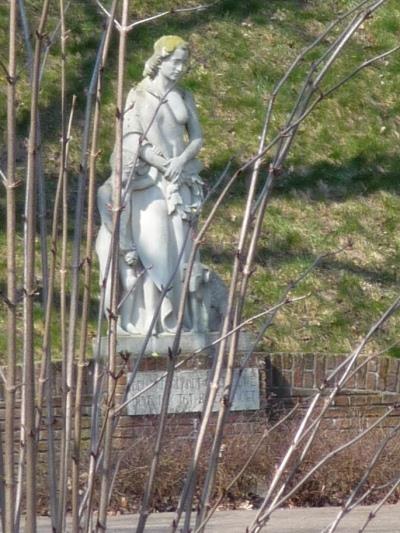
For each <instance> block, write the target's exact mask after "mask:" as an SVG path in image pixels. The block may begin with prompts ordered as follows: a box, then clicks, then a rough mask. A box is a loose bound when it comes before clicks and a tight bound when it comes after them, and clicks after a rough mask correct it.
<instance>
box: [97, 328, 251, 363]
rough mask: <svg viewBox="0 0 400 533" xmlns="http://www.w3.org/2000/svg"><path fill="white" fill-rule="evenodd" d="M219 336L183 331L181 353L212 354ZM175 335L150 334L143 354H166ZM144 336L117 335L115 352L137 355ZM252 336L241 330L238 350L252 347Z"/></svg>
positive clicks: (102, 350)
mask: <svg viewBox="0 0 400 533" xmlns="http://www.w3.org/2000/svg"><path fill="white" fill-rule="evenodd" d="M218 337H219V333H217V332H209V333H194V332H191V331H190V332H184V333H182V335H181V341H180V349H181V353H184V354H190V353H192V352H195V351H199V352H203V353H208V354H210V355H212V354H213V353H215V351H216V350H217V349H218V344H214V345H212V346H211V344H212V343H213V342H215V341H216V340H217V339H218ZM174 338H175V335H174V334H173V333H161V334H159V335H152V336H151V337H150V340H149V342H148V344H147V346H146V349H145V352H144V354H145V355H167V354H168V348H171V347H172V344H173V342H174ZM144 340H145V337H144V336H143V335H119V336H118V339H117V352H128V353H130V354H132V355H133V356H137V355H139V354H140V353H141V351H142V349H143V343H144ZM253 341H254V336H253V335H251V334H250V333H248V332H247V331H242V332H241V333H240V335H239V344H238V351H239V352H246V351H247V350H249V349H250V348H251V347H252V343H253ZM107 344H108V340H107V337H102V338H101V340H100V356H102V357H106V356H107Z"/></svg>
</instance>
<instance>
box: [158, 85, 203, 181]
mask: <svg viewBox="0 0 400 533" xmlns="http://www.w3.org/2000/svg"><path fill="white" fill-rule="evenodd" d="M183 98H184V100H185V103H186V106H187V110H188V115H189V117H188V121H187V124H186V129H187V132H188V137H189V142H188V144H187V146H186V148H185V150H184V151H183V152H182V153H181V154H180V155H179V156H177V157H173V158H172V159H170V160H169V162H168V167H167V170H166V172H165V177H166V178H167V179H170V180H177V179H179V177H180V175H181V173H182V171H183V170H184V168H185V165H186V164H187V163H189V161H192V160H193V159H195V157H196V156H197V154H198V153H199V152H200V149H201V147H202V145H203V134H202V131H201V127H200V122H199V117H198V115H197V110H196V105H195V103H194V100H193V97H192V95H191V94H190V93H189V92H187V91H185V93H184V96H183Z"/></svg>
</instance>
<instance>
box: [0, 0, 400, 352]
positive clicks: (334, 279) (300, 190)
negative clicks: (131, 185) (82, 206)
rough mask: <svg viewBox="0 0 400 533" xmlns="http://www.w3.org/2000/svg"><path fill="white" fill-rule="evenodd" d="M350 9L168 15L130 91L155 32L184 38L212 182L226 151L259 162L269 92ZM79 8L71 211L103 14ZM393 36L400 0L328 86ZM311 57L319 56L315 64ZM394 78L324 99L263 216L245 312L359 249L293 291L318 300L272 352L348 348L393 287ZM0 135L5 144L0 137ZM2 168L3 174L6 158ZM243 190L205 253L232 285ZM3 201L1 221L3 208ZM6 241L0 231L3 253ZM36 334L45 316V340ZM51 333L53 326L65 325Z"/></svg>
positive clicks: (267, 7) (49, 154) (394, 69)
mask: <svg viewBox="0 0 400 533" xmlns="http://www.w3.org/2000/svg"><path fill="white" fill-rule="evenodd" d="M40 3H41V2H39V1H35V2H30V3H29V4H30V8H29V9H30V12H29V15H30V17H31V19H33V18H34V17H36V16H37V15H38V10H37V6H39V5H40ZM192 3H193V4H194V2H192ZM353 3H354V2H350V1H349V0H324V1H323V2H322V1H320V0H314V1H310V0H309V1H307V2H306V1H294V0H291V1H289V0H286V1H285V0H280V1H271V2H265V1H263V0H248V1H247V2H246V3H245V2H237V1H235V0H227V1H224V2H222V3H221V4H220V6H219V7H216V8H214V9H212V10H209V11H208V12H205V13H202V14H200V15H199V14H196V15H185V16H174V17H166V18H164V19H161V20H160V21H159V22H157V23H152V24H150V25H147V26H146V27H141V28H139V29H138V30H137V31H135V32H133V33H131V34H130V46H129V60H128V64H127V71H126V72H127V78H128V79H127V84H126V85H127V90H128V87H129V86H130V85H131V84H133V83H135V82H137V81H138V80H139V79H140V77H141V70H142V65H143V63H144V60H145V59H146V58H147V57H148V56H149V55H150V53H151V46H152V43H153V42H154V40H155V39H156V38H157V37H158V36H160V35H162V34H165V33H178V34H180V35H182V36H183V37H186V38H188V39H190V41H191V43H192V45H193V61H192V68H191V71H190V72H189V74H188V75H187V77H186V79H185V84H186V85H187V86H188V87H189V88H191V89H192V90H193V92H194V93H195V97H196V101H197V104H198V108H199V113H200V116H201V121H202V124H203V129H204V134H205V148H204V150H203V153H202V159H203V161H204V163H205V166H206V169H205V172H204V177H205V179H206V180H208V181H209V182H211V183H212V181H213V180H214V179H215V177H216V176H217V175H218V173H219V172H220V171H221V169H222V168H223V167H224V165H225V164H226V161H227V160H228V159H229V157H231V156H232V154H234V155H235V158H236V163H237V164H238V163H239V162H240V161H243V160H244V159H245V158H246V157H248V156H249V155H251V154H252V153H254V151H255V150H256V147H257V142H258V135H259V132H260V130H261V127H262V117H263V109H264V105H265V101H266V98H267V97H268V95H269V94H270V92H271V90H272V87H273V85H274V83H275V82H276V81H277V80H278V79H279V77H280V76H281V75H282V74H283V73H284V71H285V69H286V67H287V66H288V65H289V64H290V62H291V60H293V58H294V57H295V56H296V55H297V54H298V52H299V51H300V50H301V49H302V48H303V47H304V46H306V45H308V44H309V43H310V42H311V41H312V40H313V38H315V36H316V35H317V34H318V33H319V32H320V31H321V29H322V28H323V27H324V25H326V24H327V23H328V22H329V21H330V20H331V19H332V16H333V13H337V12H339V11H340V10H341V9H343V8H344V7H346V6H349V5H351V4H353ZM73 4H74V5H73V7H72V8H71V9H70V12H69V14H68V25H69V27H70V29H71V34H70V39H69V93H70V95H72V93H75V94H77V96H78V110H79V113H78V114H79V117H78V118H79V121H80V122H79V123H77V126H76V129H75V132H74V141H73V144H72V152H71V155H72V164H71V176H70V179H71V205H73V195H74V183H75V176H76V174H77V172H78V162H79V149H80V134H81V120H82V110H83V107H84V89H85V87H86V86H87V83H88V79H89V77H90V68H91V65H92V63H93V58H94V53H95V45H96V43H97V40H98V35H99V29H100V26H101V18H100V17H99V16H98V14H97V13H96V12H95V11H94V8H92V7H91V4H90V3H89V2H87V1H86V0H82V1H80V2H78V1H76V2H73ZM134 4H135V3H134ZM136 4H140V6H141V7H140V8H137V11H136V12H135V13H134V12H132V18H134V17H135V16H139V17H142V16H145V15H149V14H154V13H156V12H158V11H160V10H163V9H165V8H166V7H169V6H172V5H174V6H176V5H177V4H179V5H188V2H184V1H180V2H172V1H169V2H167V1H164V2H162V1H159V0H152V1H151V0H148V1H146V2H140V3H136ZM54 15H55V14H54ZM6 17H7V12H6V8H5V7H3V6H0V29H1V31H0V44H1V45H2V46H1V48H2V50H3V53H2V56H3V58H4V59H5V57H6V50H7V39H6V33H5V28H6V23H7V21H6ZM54 23H55V17H54V16H52V17H51V24H53V25H54ZM399 30H400V7H399V6H398V3H397V2H396V1H395V0H389V1H388V3H387V5H386V7H385V8H383V9H382V10H381V11H380V12H379V14H378V15H377V16H376V17H375V18H374V19H373V20H371V21H370V22H369V23H368V24H367V25H366V26H365V27H364V28H363V29H362V30H361V32H360V33H359V34H358V36H357V37H356V39H354V41H353V42H352V43H351V45H350V46H349V47H348V48H347V50H346V53H345V54H344V55H343V57H341V58H340V59H339V61H338V62H337V64H336V65H335V68H334V70H333V71H332V73H331V75H330V76H329V78H328V79H327V83H326V85H327V86H329V85H330V84H331V83H333V82H334V80H337V79H339V78H340V76H341V75H343V74H344V73H346V72H348V71H349V70H351V69H352V68H353V67H354V66H356V65H357V64H358V63H359V62H361V61H362V60H364V59H365V58H369V57H373V56H375V55H376V54H378V53H380V52H382V51H385V50H386V49H388V48H390V47H392V46H394V45H395V44H397V40H398V35H399ZM21 50H22V44H21ZM115 50H116V46H114V47H113V52H112V55H111V63H110V69H109V70H108V72H107V73H106V81H107V83H106V89H105V95H104V104H103V113H104V115H103V122H102V124H103V125H102V131H101V139H102V155H101V157H100V160H99V175H98V179H99V182H101V181H103V180H104V179H105V178H106V176H107V172H108V169H107V164H108V163H107V161H108V155H109V153H110V150H111V147H112V144H113V138H112V135H111V134H110V124H111V123H112V122H113V110H114V103H113V102H114V88H115ZM319 51H320V50H319ZM57 52H58V49H57V47H54V48H53V50H52V54H51V55H50V57H49V62H48V65H49V67H50V68H49V69H48V71H47V74H46V76H45V78H44V84H43V90H42V123H43V125H44V130H43V135H44V150H45V161H46V177H47V183H48V187H49V197H51V196H52V192H53V191H54V184H55V177H56V175H57V154H58V146H57V139H58V136H59V129H58V128H59V122H58V116H57V104H58V101H59V89H58V84H57V79H58V75H59V69H58V58H57ZM317 52H318V51H317ZM316 57H317V55H316V53H315V54H314V55H313V56H311V57H310V61H311V60H312V59H315V58H316ZM20 61H21V81H20V84H19V107H18V125H19V133H20V138H21V141H20V152H21V155H20V159H19V166H20V172H21V176H23V168H24V152H23V137H24V136H26V134H27V132H26V127H27V121H28V117H29V113H28V108H27V103H26V96H27V94H28V86H27V83H26V79H25V78H24V71H23V54H22V52H21V59H20ZM307 65H308V63H303V64H302V65H301V66H300V68H299V69H298V70H297V71H296V72H295V73H294V75H293V76H292V77H291V79H290V83H289V85H288V87H287V89H286V90H285V91H284V92H283V94H282V96H281V98H280V100H279V101H278V103H277V108H276V114H275V117H274V122H273V125H274V126H275V127H279V125H280V124H282V120H283V119H284V117H285V115H286V113H287V112H288V110H289V109H290V106H291V104H292V103H293V101H294V99H295V97H296V92H297V91H298V89H299V87H300V83H301V80H302V79H304V75H305V72H306V70H307ZM399 71H400V59H399V54H397V55H395V56H393V57H391V58H390V59H389V60H388V61H387V62H385V64H383V63H380V64H379V65H377V66H375V67H373V68H370V69H368V70H366V71H364V72H362V73H361V74H360V75H359V76H358V77H357V78H356V79H354V80H352V81H351V82H350V83H349V84H348V85H347V86H345V87H343V88H342V89H341V90H340V91H339V92H338V93H336V95H335V96H334V97H332V98H330V99H329V100H327V101H325V102H323V103H322V104H321V106H320V108H319V109H317V110H316V111H315V112H314V113H313V115H312V116H311V117H309V118H308V119H307V121H306V122H305V123H304V125H303V126H302V127H301V131H300V134H299V136H298V137H297V141H296V143H295V145H294V146H293V150H292V152H291V155H290V157H289V160H288V162H287V168H286V171H285V173H284V175H283V176H282V178H280V180H279V183H278V184H277V187H276V190H275V193H274V197H273V200H272V202H271V204H270V208H269V211H268V214H267V216H266V219H265V224H264V228H263V234H262V238H261V242H260V247H259V251H258V255H257V270H256V272H255V274H254V277H253V280H252V284H251V297H250V299H249V303H248V309H247V312H248V313H251V312H253V311H257V310H259V309H260V308H262V307H265V306H266V305H270V304H272V303H274V302H275V301H276V299H277V298H278V297H279V294H281V292H282V291H283V290H284V288H285V286H286V284H287V283H288V282H289V281H290V280H292V279H294V278H295V277H296V276H297V275H298V274H299V273H301V272H302V271H303V270H304V269H305V268H307V266H308V265H309V264H310V263H311V262H312V261H313V260H314V259H315V257H317V256H318V255H319V254H321V253H325V252H327V251H332V250H334V249H336V248H338V247H340V246H342V245H343V244H344V243H346V242H347V241H348V240H349V239H351V241H352V247H351V249H348V250H347V251H346V252H343V253H341V254H340V255H338V256H336V257H331V258H327V259H326V260H325V261H324V262H323V264H322V265H321V266H320V268H318V269H317V270H315V272H314V273H313V274H312V275H310V276H309V277H308V278H307V279H306V280H305V281H304V282H303V283H302V285H301V286H299V287H298V289H297V290H296V294H305V293H310V296H309V297H308V298H307V299H306V300H304V301H303V302H301V303H299V304H296V306H293V307H290V308H287V309H286V310H285V311H284V312H282V313H281V314H280V315H279V317H278V318H277V320H276V324H275V326H274V327H273V328H271V329H270V331H269V332H268V334H267V336H266V338H265V347H266V348H267V349H271V350H274V351H286V350H294V351H310V350H317V351H333V352H341V351H346V350H348V349H349V347H350V346H353V345H354V343H355V342H356V340H357V339H358V338H359V337H360V336H362V335H363V334H364V333H365V331H366V330H367V329H368V327H369V325H370V324H371V322H373V321H374V320H375V319H376V318H377V316H378V315H379V313H380V312H381V311H382V310H383V309H385V307H386V306H387V305H388V303H390V302H391V301H392V300H393V298H394V296H395V294H396V293H397V291H398V275H397V268H398V264H399V258H400V239H399V236H398V225H399V219H400V215H399V213H400V209H399V208H400V200H399V197H398V192H399V184H398V170H397V169H398V167H399V156H398V154H397V147H398V143H399V138H400V133H399V130H400V118H399V117H400V113H399V110H400V102H399V100H398V98H397V93H398V86H399V79H400V76H399ZM4 102H5V83H3V84H2V87H1V91H0V127H1V128H2V129H3V130H4V127H3V124H4V117H5V106H4V105H3V104H4ZM1 138H2V139H4V138H5V137H4V134H2V137H1ZM1 159H2V166H3V167H4V157H2V158H1ZM245 186H246V179H245V178H244V179H243V183H241V184H238V186H237V187H236V190H235V191H234V192H233V193H232V194H231V196H230V198H229V200H228V202H227V203H226V206H225V208H224V209H223V210H222V211H221V213H220V214H219V216H218V221H217V224H215V225H214V227H213V229H212V231H211V232H210V234H209V236H208V238H207V241H206V243H205V247H204V252H203V259H204V261H205V262H208V263H213V264H214V265H215V268H216V269H217V270H218V272H219V273H220V274H221V275H223V276H224V277H225V278H226V279H228V278H229V264H230V262H231V259H232V256H233V254H234V247H235V240H236V238H237V231H238V228H239V225H240V217H241V207H242V203H243V201H242V198H243V192H244V190H245ZM21 198H22V197H21ZM0 201H1V203H0V210H1V212H2V213H3V212H4V200H3V199H1V200H0ZM21 212H22V211H21ZM71 215H72V214H71ZM3 218H4V217H3V216H2V219H3ZM4 242H5V239H4V232H3V231H2V232H0V246H1V247H2V249H4ZM221 244H222V246H221ZM0 256H1V258H0V269H1V272H2V273H3V272H4V273H5V263H4V253H1V254H0ZM4 279H5V275H4V276H3V275H2V276H1V281H0V283H1V285H2V286H3V285H4ZM39 314H40V313H39V309H38V316H39ZM3 315H4V313H3ZM0 320H2V319H1V318H0ZM399 322H400V318H394V319H392V320H391V322H390V323H389V324H388V325H387V327H385V329H384V331H382V332H381V334H380V335H379V337H377V339H376V340H375V341H374V342H373V343H372V344H371V348H370V349H371V350H372V349H375V348H380V349H381V348H384V347H386V346H387V345H388V344H391V343H393V342H395V341H396V339H397V337H398V335H397V331H398V327H399ZM93 327H94V326H93ZM40 328H41V325H40V320H39V319H38V330H40ZM54 329H55V331H56V330H57V324H55V328H54ZM2 346H4V341H3V339H0V349H1V347H2ZM391 353H393V354H394V355H395V354H396V353H397V350H396V349H395V348H393V349H392V350H391Z"/></svg>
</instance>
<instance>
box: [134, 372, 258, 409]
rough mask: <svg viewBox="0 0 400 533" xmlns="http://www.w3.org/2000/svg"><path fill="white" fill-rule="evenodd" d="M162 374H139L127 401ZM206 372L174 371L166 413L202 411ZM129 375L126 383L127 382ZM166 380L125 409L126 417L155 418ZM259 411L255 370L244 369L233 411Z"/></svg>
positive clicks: (236, 377)
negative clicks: (144, 416) (152, 416)
mask: <svg viewBox="0 0 400 533" xmlns="http://www.w3.org/2000/svg"><path fill="white" fill-rule="evenodd" d="M163 374H165V372H164V371H149V372H138V374H137V376H136V378H135V380H134V382H133V384H132V386H131V388H130V390H129V393H128V399H130V398H132V396H135V395H136V394H137V393H138V392H140V391H141V390H143V389H144V388H145V387H147V386H148V385H151V384H152V383H154V381H155V380H157V379H158V378H160V377H161V376H162V375H163ZM209 375H210V371H209V370H181V371H177V372H175V375H174V380H173V383H172V391H171V398H170V403H169V408H168V412H169V413H196V412H200V411H201V410H202V408H203V402H204V398H205V395H206V392H207V386H208V382H209ZM238 375H239V371H238V369H236V370H235V371H234V383H236V381H237V379H238ZM129 376H130V374H128V381H129ZM224 379H225V375H223V376H222V377H221V381H220V388H219V390H218V394H217V398H216V400H215V403H214V406H213V410H214V411H217V410H218V406H219V402H220V399H221V395H222V386H223V383H224ZM164 385H165V379H163V380H161V381H160V382H159V383H157V384H156V385H154V386H153V387H152V388H151V389H149V390H148V391H146V392H144V393H143V394H141V395H140V396H138V397H137V398H135V399H134V400H132V401H131V402H130V403H129V404H128V406H127V409H128V415H158V414H159V413H160V409H161V402H162V395H163V391H164ZM259 408H260V387H259V372H258V368H246V369H244V371H243V373H242V375H241V378H240V380H239V384H238V387H237V390H236V394H235V398H234V400H233V403H232V407H231V410H232V411H251V410H257V409H259Z"/></svg>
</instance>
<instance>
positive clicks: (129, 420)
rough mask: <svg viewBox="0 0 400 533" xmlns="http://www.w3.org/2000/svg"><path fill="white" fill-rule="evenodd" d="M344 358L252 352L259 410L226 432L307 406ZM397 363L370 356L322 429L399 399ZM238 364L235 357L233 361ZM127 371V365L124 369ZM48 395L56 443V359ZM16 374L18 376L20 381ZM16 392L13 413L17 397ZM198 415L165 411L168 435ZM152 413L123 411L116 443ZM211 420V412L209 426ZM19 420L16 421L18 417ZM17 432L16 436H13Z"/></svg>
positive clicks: (186, 433)
mask: <svg viewBox="0 0 400 533" xmlns="http://www.w3.org/2000/svg"><path fill="white" fill-rule="evenodd" d="M343 360H344V357H343V356H334V355H330V356H326V355H323V354H315V355H314V354H296V355H293V354H264V353H258V354H255V355H254V357H253V359H252V360H251V362H250V366H255V367H258V368H259V371H260V397H261V408H260V410H259V411H256V412H255V411H248V412H235V413H231V415H230V423H229V424H228V426H227V432H228V433H229V434H230V435H237V434H242V433H243V434H249V433H253V434H254V433H261V432H262V431H263V429H264V428H265V426H266V424H267V422H268V419H269V418H271V417H272V418H274V417H277V416H279V415H280V414H281V413H282V412H284V411H287V410H288V409H289V408H290V407H291V406H293V405H294V404H295V403H297V402H300V404H301V405H303V406H305V405H306V404H307V400H308V398H309V397H310V396H311V395H312V394H313V393H314V392H315V390H316V388H317V387H318V386H319V385H320V384H321V383H322V382H323V381H324V379H325V378H326V377H327V375H328V374H329V372H330V371H331V370H332V369H333V368H335V367H336V366H337V365H338V364H340V363H341V362H342V361H343ZM399 363H400V361H398V360H397V359H392V358H389V357H380V358H377V359H376V360H371V361H369V362H368V364H367V365H366V366H365V367H364V368H363V369H362V370H360V371H359V372H358V373H357V374H356V375H355V376H354V378H352V379H351V380H350V381H349V383H348V384H347V385H346V387H345V389H344V390H342V391H341V392H340V393H339V394H338V395H337V397H336V399H335V403H334V405H333V406H332V407H331V408H330V409H329V412H328V414H327V416H326V420H325V427H327V428H332V429H335V430H337V429H350V428H351V427H354V425H355V424H364V422H365V421H367V420H370V419H371V418H376V417H377V416H380V414H382V413H383V412H384V411H385V410H386V409H387V406H388V405H393V404H395V403H400V375H399V374H400V373H399V370H400V364H399ZM209 364H210V360H209V359H208V357H207V356H199V357H197V358H195V359H192V360H191V361H190V362H189V363H188V364H187V365H186V366H185V368H196V369H199V368H208V367H209ZM237 364H239V358H238V361H237ZM165 366H166V361H165V358H161V357H157V358H147V359H146V360H145V361H144V362H143V365H142V366H141V370H161V369H165ZM126 370H127V369H126ZM52 372H53V380H52V393H53V397H54V423H53V428H54V430H55V435H56V441H59V440H60V433H61V432H60V428H61V427H62V418H63V416H64V413H63V408H62V405H61V397H60V391H61V386H62V383H61V363H55V364H53V367H52ZM92 378H93V364H92V363H89V364H88V365H87V366H86V367H85V385H84V396H83V401H82V425H83V433H82V439H83V441H84V442H83V445H85V444H86V445H87V444H88V443H89V438H90V412H91V395H92ZM20 381H21V376H19V382H20ZM125 386H126V372H122V373H121V376H120V378H119V380H118V385H117V401H119V399H120V398H121V396H122V394H123V391H124V389H125ZM19 395H20V389H19V390H18V393H17V396H18V411H17V416H18V417H19V401H20V398H19ZM3 398H4V390H3V384H1V385H0V422H2V421H4V416H5V412H4V401H3ZM398 419H399V415H398V414H397V413H396V414H394V415H393V416H391V417H390V418H389V419H388V420H387V421H386V422H385V423H386V425H387V426H393V425H394V424H395V422H396V421H398ZM199 421H200V415H199V413H185V414H179V415H170V416H169V418H168V427H167V435H168V436H170V437H171V438H179V439H193V438H194V436H195V434H196V430H197V427H198V425H199ZM157 423H158V420H157V416H151V415H148V416H134V417H132V416H128V415H127V414H126V413H123V414H122V416H121V418H120V422H119V425H118V428H117V431H116V432H115V435H114V437H115V443H116V445H117V446H120V447H125V446H126V445H127V443H130V442H132V439H135V438H137V437H140V436H142V435H143V436H144V435H149V436H151V435H154V432H155V430H156V428H157ZM214 423H215V415H214V418H213V420H212V423H211V426H212V425H213V424H214ZM18 424H19V419H18ZM17 438H18V435H16V439H17ZM45 448H46V430H45V424H43V431H42V432H41V436H40V444H39V449H40V450H41V451H44V450H45Z"/></svg>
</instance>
